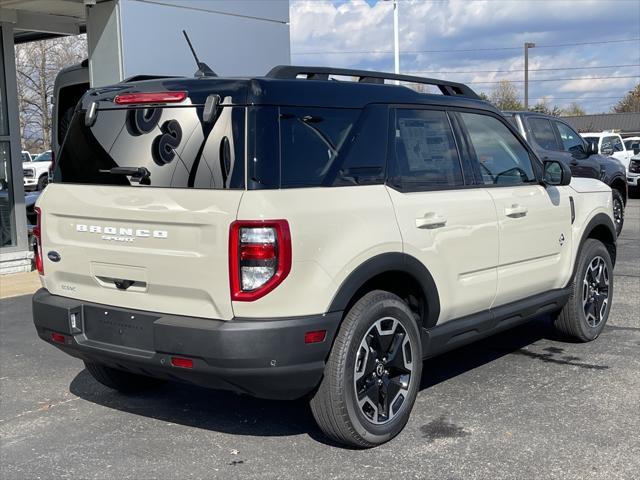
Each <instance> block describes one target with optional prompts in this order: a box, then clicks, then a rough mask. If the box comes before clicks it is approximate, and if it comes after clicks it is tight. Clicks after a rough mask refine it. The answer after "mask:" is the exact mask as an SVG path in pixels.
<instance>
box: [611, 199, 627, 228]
mask: <svg viewBox="0 0 640 480" xmlns="http://www.w3.org/2000/svg"><path fill="white" fill-rule="evenodd" d="M611 192H612V195H613V220H614V222H615V225H616V235H620V232H622V226H623V225H624V198H623V196H622V193H620V190H616V189H615V188H614V189H613V190H611Z"/></svg>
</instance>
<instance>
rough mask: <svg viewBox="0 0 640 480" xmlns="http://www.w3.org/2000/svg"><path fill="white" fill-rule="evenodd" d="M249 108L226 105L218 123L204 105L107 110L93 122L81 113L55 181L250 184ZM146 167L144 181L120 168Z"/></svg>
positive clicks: (185, 185) (210, 185) (208, 186)
mask: <svg viewBox="0 0 640 480" xmlns="http://www.w3.org/2000/svg"><path fill="white" fill-rule="evenodd" d="M244 116H245V109H244V108H243V107H224V108H221V109H220V113H219V114H218V116H217V117H216V119H215V121H214V122H212V123H208V124H206V123H204V122H202V121H201V119H202V111H201V108H196V107H180V108H175V107H173V108H161V107H157V108H135V109H113V110H102V111H99V112H98V114H97V118H96V121H95V123H94V125H93V126H91V127H87V126H86V125H85V113H84V111H79V112H77V113H76V114H75V115H74V117H73V119H72V121H71V125H70V126H69V130H68V132H67V135H66V137H65V141H64V143H63V146H62V148H61V151H60V158H59V162H58V165H57V167H56V172H55V174H54V181H56V182H62V183H83V184H100V185H131V186H152V187H165V188H204V189H228V188H231V189H241V188H244V143H245V142H244ZM117 167H126V168H128V169H129V170H131V169H146V171H147V172H148V176H146V174H145V176H144V177H145V178H144V179H143V180H139V179H136V177H135V176H132V175H129V174H126V173H128V171H129V170H128V171H127V172H125V174H122V172H118V171H117V170H114V168H117Z"/></svg>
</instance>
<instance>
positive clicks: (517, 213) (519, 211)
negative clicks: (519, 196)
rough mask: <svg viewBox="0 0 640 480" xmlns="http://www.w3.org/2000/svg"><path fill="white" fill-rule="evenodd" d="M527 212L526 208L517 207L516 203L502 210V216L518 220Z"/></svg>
mask: <svg viewBox="0 0 640 480" xmlns="http://www.w3.org/2000/svg"><path fill="white" fill-rule="evenodd" d="M528 211H529V209H528V208H527V207H524V206H522V205H518V204H517V203H514V204H513V205H511V206H510V207H506V208H505V209H504V214H505V215H506V216H507V217H511V218H520V217H524V216H525V215H526V214H527V212H528Z"/></svg>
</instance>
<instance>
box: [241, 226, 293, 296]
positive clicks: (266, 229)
mask: <svg viewBox="0 0 640 480" xmlns="http://www.w3.org/2000/svg"><path fill="white" fill-rule="evenodd" d="M290 270H291V234H290V232H289V224H288V223H287V221H286V220H265V221H261V220H257V221H237V222H233V223H232V224H231V229H230V231H229V280H230V284H231V299H232V300H237V301H243V302H251V301H253V300H257V299H258V298H261V297H264V296H265V295H266V294H267V293H269V292H270V291H271V290H273V289H274V288H276V287H277V286H278V285H279V284H280V283H282V281H283V280H284V279H285V278H286V277H287V275H288V274H289V271H290Z"/></svg>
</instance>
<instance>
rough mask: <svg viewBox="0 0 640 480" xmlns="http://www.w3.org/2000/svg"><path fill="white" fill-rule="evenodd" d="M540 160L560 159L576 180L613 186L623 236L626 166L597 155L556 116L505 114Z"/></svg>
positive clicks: (616, 219)
mask: <svg viewBox="0 0 640 480" xmlns="http://www.w3.org/2000/svg"><path fill="white" fill-rule="evenodd" d="M504 115H505V117H507V120H509V122H511V124H512V125H513V126H514V127H516V128H517V129H518V131H519V132H520V133H521V134H522V136H523V137H524V138H525V139H526V140H527V141H528V142H529V144H530V145H531V146H532V147H533V149H534V150H535V151H536V153H537V154H538V156H539V157H540V159H541V160H543V161H544V160H559V161H561V162H564V163H566V164H568V165H569V167H570V168H571V173H572V174H573V176H574V177H588V178H597V179H599V180H600V181H602V182H604V183H606V184H607V185H609V186H610V187H611V190H612V192H613V212H614V218H615V221H616V233H617V234H618V235H620V232H621V231H622V225H623V224H624V207H625V205H626V204H627V181H626V176H625V169H624V166H623V165H622V164H621V163H620V162H619V161H618V160H616V159H614V158H611V157H607V156H604V155H599V154H598V147H597V145H596V146H592V144H591V143H589V142H587V141H586V140H585V139H584V138H582V137H581V136H580V134H578V133H577V132H576V131H575V130H574V129H573V128H571V126H569V125H568V124H567V123H566V122H563V121H562V120H561V119H559V118H557V117H553V116H551V115H544V114H541V113H537V112H504Z"/></svg>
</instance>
